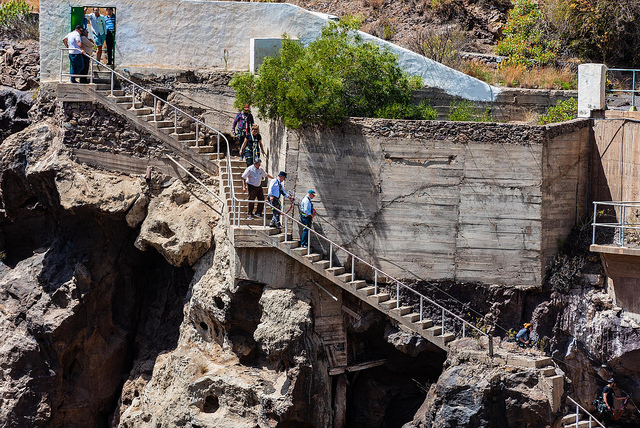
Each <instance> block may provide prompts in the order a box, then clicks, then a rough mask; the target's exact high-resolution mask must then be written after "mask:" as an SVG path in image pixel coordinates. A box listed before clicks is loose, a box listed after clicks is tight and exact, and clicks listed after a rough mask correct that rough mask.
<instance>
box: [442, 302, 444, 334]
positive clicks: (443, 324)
mask: <svg viewBox="0 0 640 428" xmlns="http://www.w3.org/2000/svg"><path fill="white" fill-rule="evenodd" d="M442 335H443V336H444V308H442Z"/></svg>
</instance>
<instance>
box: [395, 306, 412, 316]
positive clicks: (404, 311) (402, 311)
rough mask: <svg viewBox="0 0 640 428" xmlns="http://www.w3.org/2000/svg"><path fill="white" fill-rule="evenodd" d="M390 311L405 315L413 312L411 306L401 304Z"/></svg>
mask: <svg viewBox="0 0 640 428" xmlns="http://www.w3.org/2000/svg"><path fill="white" fill-rule="evenodd" d="M390 312H393V313H394V314H396V315H405V314H408V313H409V312H411V306H400V307H399V308H394V309H391V311H390Z"/></svg>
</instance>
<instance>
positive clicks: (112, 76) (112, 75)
mask: <svg viewBox="0 0 640 428" xmlns="http://www.w3.org/2000/svg"><path fill="white" fill-rule="evenodd" d="M114 76H115V74H114V73H113V70H111V82H109V83H110V85H111V96H113V81H114V80H115V78H114Z"/></svg>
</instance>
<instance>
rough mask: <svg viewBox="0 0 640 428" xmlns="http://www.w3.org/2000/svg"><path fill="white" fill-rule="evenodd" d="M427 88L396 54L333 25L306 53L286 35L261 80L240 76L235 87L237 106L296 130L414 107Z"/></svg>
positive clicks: (261, 70)
mask: <svg viewBox="0 0 640 428" xmlns="http://www.w3.org/2000/svg"><path fill="white" fill-rule="evenodd" d="M421 83H422V82H421V80H420V79H416V78H412V77H410V76H409V75H408V74H407V73H405V72H404V71H403V70H402V69H401V68H400V66H399V65H398V60H397V57H396V56H395V55H393V54H392V53H391V52H389V51H387V50H384V49H381V48H380V47H378V46H377V45H375V44H373V43H365V42H363V41H362V40H361V39H360V37H359V36H358V34H357V32H355V31H354V29H353V28H352V27H350V26H349V25H346V24H344V23H338V24H336V23H330V24H329V25H328V26H327V27H325V28H324V29H323V31H322V34H321V36H320V37H319V38H318V39H316V40H315V41H313V42H312V43H310V44H309V45H308V46H306V47H305V46H302V45H301V44H300V43H299V42H297V41H295V40H291V39H290V38H289V37H288V36H287V35H285V36H284V38H283V41H282V49H281V50H280V54H279V55H277V56H274V57H268V58H265V60H264V62H263V63H262V65H261V66H260V68H259V69H258V73H257V75H256V76H253V75H251V74H248V73H244V74H237V75H235V76H234V77H233V79H231V83H230V84H231V86H232V87H233V88H234V89H235V90H236V101H235V103H234V106H236V107H238V108H239V107H240V106H242V105H243V104H245V103H250V104H253V105H254V106H256V107H257V108H258V115H259V116H260V117H262V118H269V119H277V118H280V119H282V120H283V121H284V124H285V125H286V126H287V127H289V128H294V129H295V128H299V127H300V126H302V125H304V124H324V125H329V126H330V125H335V124H337V123H339V122H340V121H342V119H343V118H344V117H345V116H358V117H373V116H375V115H376V112H378V111H381V109H385V108H386V107H388V106H390V105H393V104H401V105H408V104H410V103H411V97H412V93H413V90H414V89H415V88H417V87H419V86H421Z"/></svg>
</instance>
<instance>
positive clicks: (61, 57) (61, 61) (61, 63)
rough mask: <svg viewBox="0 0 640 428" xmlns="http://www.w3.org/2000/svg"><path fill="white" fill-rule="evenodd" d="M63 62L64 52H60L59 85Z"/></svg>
mask: <svg viewBox="0 0 640 428" xmlns="http://www.w3.org/2000/svg"><path fill="white" fill-rule="evenodd" d="M63 62H64V51H63V50H61V51H60V83H62V66H63Z"/></svg>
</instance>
